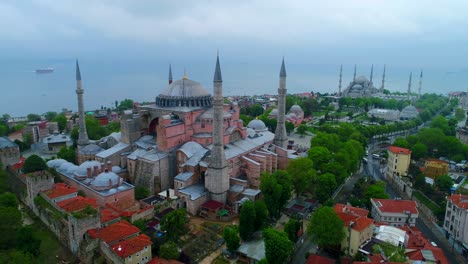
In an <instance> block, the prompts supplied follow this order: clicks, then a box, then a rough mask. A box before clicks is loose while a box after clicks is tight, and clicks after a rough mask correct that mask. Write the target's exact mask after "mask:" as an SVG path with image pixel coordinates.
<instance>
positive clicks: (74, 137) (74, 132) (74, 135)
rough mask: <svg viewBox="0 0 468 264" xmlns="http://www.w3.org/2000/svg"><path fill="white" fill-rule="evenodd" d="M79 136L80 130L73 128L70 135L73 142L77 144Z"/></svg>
mask: <svg viewBox="0 0 468 264" xmlns="http://www.w3.org/2000/svg"><path fill="white" fill-rule="evenodd" d="M79 136H80V131H79V130H78V128H77V127H75V128H73V129H72V131H71V133H70V138H71V139H72V140H73V142H74V143H76V141H77V140H78V137H79Z"/></svg>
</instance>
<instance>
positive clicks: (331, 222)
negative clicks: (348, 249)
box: [307, 206, 345, 248]
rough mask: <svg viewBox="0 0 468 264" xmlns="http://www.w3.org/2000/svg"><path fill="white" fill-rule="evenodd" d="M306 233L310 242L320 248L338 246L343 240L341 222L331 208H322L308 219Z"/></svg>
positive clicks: (343, 234) (343, 233)
mask: <svg viewBox="0 0 468 264" xmlns="http://www.w3.org/2000/svg"><path fill="white" fill-rule="evenodd" d="M307 233H308V234H309V235H310V236H311V238H312V240H313V241H314V242H315V243H316V244H317V245H319V246H320V247H322V248H330V247H335V246H336V245H340V244H341V241H342V240H343V239H344V238H345V232H344V227H343V221H341V219H340V218H339V217H338V215H337V214H336V213H335V211H334V210H333V208H331V207H328V206H323V207H321V208H319V209H318V210H317V211H316V212H315V213H314V214H313V215H312V218H311V219H310V222H309V225H308V229H307Z"/></svg>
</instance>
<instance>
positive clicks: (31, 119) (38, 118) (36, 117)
mask: <svg viewBox="0 0 468 264" xmlns="http://www.w3.org/2000/svg"><path fill="white" fill-rule="evenodd" d="M27 118H28V122H34V121H41V116H39V115H36V114H29V115H28V116H27Z"/></svg>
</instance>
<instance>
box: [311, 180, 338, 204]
mask: <svg viewBox="0 0 468 264" xmlns="http://www.w3.org/2000/svg"><path fill="white" fill-rule="evenodd" d="M318 185H319V186H320V188H317V190H316V195H317V199H318V200H319V201H320V202H321V203H324V202H325V201H327V200H328V199H330V197H331V196H332V194H333V192H334V191H335V189H336V187H337V184H336V179H335V175H333V174H331V173H324V174H321V175H319V176H318Z"/></svg>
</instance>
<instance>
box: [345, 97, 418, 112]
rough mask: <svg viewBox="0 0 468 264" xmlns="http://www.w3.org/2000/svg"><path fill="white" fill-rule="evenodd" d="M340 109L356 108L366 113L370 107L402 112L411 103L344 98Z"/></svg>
mask: <svg viewBox="0 0 468 264" xmlns="http://www.w3.org/2000/svg"><path fill="white" fill-rule="evenodd" d="M338 104H339V106H340V108H342V107H344V106H346V107H355V108H360V109H364V110H365V111H366V112H367V111H368V110H369V107H370V106H373V107H374V108H385V109H393V110H400V111H401V109H403V108H405V106H407V105H409V101H403V100H396V99H390V100H384V99H381V98H377V97H358V98H351V97H342V98H340V100H339V101H338Z"/></svg>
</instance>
